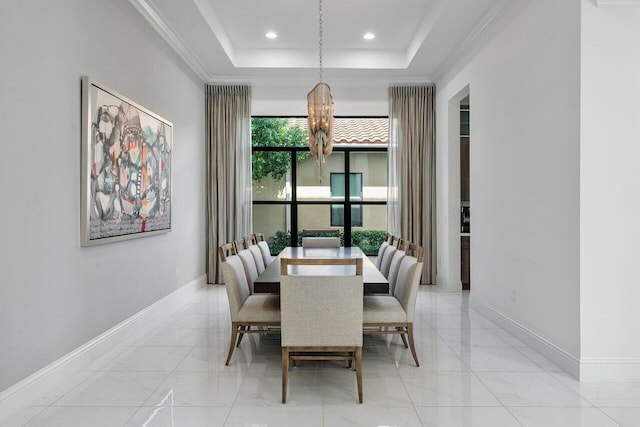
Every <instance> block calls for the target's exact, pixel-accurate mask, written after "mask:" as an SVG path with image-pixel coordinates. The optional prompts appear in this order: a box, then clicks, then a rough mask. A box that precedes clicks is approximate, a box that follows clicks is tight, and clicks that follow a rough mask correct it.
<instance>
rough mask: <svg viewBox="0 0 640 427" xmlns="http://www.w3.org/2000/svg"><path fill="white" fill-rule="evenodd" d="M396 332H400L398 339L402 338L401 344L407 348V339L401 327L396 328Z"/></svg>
mask: <svg viewBox="0 0 640 427" xmlns="http://www.w3.org/2000/svg"><path fill="white" fill-rule="evenodd" d="M396 330H398V331H400V332H401V334H400V338H402V343H403V344H404V348H409V344H408V343H407V337H405V336H404V335H405V330H404V328H403V327H398V326H396Z"/></svg>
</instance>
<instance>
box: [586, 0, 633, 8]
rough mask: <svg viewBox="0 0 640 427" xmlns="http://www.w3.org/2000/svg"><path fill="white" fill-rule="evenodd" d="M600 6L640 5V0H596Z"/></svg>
mask: <svg viewBox="0 0 640 427" xmlns="http://www.w3.org/2000/svg"><path fill="white" fill-rule="evenodd" d="M594 1H595V3H596V6H598V7H640V0H594Z"/></svg>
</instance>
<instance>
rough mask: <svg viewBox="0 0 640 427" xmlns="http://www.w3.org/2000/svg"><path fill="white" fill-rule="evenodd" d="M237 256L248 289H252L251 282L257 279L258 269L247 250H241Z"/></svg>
mask: <svg viewBox="0 0 640 427" xmlns="http://www.w3.org/2000/svg"><path fill="white" fill-rule="evenodd" d="M238 256H239V257H240V259H241V260H242V265H243V266H244V272H245V276H246V278H247V282H248V283H249V289H253V282H255V281H256V279H257V278H258V269H257V267H256V261H255V259H254V258H253V254H252V253H251V251H250V250H249V249H243V250H241V251H238Z"/></svg>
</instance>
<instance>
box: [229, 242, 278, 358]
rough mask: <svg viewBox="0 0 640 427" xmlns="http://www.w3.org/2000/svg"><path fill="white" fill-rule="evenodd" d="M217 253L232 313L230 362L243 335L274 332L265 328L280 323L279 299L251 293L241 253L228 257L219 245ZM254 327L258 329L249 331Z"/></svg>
mask: <svg viewBox="0 0 640 427" xmlns="http://www.w3.org/2000/svg"><path fill="white" fill-rule="evenodd" d="M219 254H220V261H221V263H220V264H221V266H222V275H223V277H224V283H225V286H226V288H227V297H228V298H229V313H230V315H231V340H230V343H229V354H228V355H227V360H226V362H225V365H229V362H230V361H231V356H233V350H234V348H235V347H236V346H239V345H240V342H241V341H242V337H243V336H244V334H248V333H273V332H274V331H273V330H270V329H268V328H270V327H277V326H280V301H279V298H278V296H277V295H271V294H262V295H261V294H254V295H251V293H250V291H249V283H248V282H247V277H246V274H245V270H244V266H243V265H242V261H241V259H240V256H239V255H231V256H227V255H226V254H224V253H223V251H222V248H220V249H219ZM254 326H257V327H259V329H258V330H252V329H251V328H252V327H254ZM265 328H266V329H265Z"/></svg>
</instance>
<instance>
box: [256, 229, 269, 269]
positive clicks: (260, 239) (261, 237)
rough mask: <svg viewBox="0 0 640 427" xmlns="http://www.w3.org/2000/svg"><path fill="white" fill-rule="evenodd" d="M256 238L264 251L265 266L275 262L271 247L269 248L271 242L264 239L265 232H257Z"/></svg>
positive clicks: (262, 251) (261, 250)
mask: <svg viewBox="0 0 640 427" xmlns="http://www.w3.org/2000/svg"><path fill="white" fill-rule="evenodd" d="M255 239H256V242H257V244H258V247H259V248H260V252H261V253H262V259H263V260H264V266H265V268H266V267H267V266H268V265H269V264H271V263H272V262H273V257H272V256H271V248H269V244H268V243H267V242H266V241H265V240H264V234H263V233H256V234H255Z"/></svg>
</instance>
